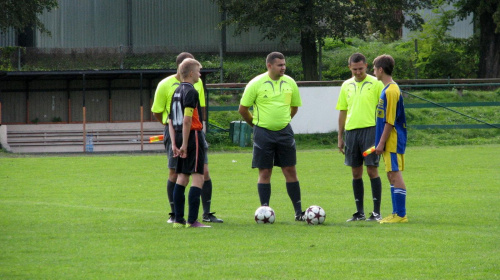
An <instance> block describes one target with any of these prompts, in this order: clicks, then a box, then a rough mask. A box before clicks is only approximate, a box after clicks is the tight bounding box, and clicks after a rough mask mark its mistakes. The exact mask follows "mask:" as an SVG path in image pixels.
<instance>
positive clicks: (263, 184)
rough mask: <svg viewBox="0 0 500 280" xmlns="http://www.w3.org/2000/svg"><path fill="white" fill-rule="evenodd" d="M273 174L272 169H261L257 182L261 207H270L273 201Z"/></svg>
mask: <svg viewBox="0 0 500 280" xmlns="http://www.w3.org/2000/svg"><path fill="white" fill-rule="evenodd" d="M272 174H273V169H272V168H259V181H258V182H257V191H258V193H259V199H260V205H261V206H269V202H270V200H271V175H272Z"/></svg>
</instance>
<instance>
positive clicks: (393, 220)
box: [380, 215, 408, 224]
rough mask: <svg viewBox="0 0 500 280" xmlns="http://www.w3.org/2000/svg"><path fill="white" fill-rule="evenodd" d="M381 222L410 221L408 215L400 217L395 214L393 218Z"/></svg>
mask: <svg viewBox="0 0 500 280" xmlns="http://www.w3.org/2000/svg"><path fill="white" fill-rule="evenodd" d="M380 223H381V224H395V223H408V216H404V217H400V216H398V215H394V217H392V219H389V220H386V221H381V222H380Z"/></svg>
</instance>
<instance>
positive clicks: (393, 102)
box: [373, 54, 408, 223]
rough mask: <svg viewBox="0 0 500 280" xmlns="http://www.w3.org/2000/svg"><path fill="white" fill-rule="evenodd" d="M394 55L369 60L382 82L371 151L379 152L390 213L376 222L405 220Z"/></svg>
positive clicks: (402, 120)
mask: <svg viewBox="0 0 500 280" xmlns="http://www.w3.org/2000/svg"><path fill="white" fill-rule="evenodd" d="M394 64H395V62H394V59H393V58H392V56H390V55H385V54H384V55H381V56H378V57H377V58H375V60H374V61H373V72H374V74H375V76H376V77H377V79H378V80H380V81H382V83H383V84H384V86H385V87H384V89H383V90H382V93H381V94H380V99H379V103H378V106H377V113H376V114H377V125H376V132H375V147H376V148H375V152H376V153H377V154H378V155H380V154H381V155H382V157H383V158H384V163H385V171H387V178H388V179H389V182H390V183H391V196H392V209H393V211H392V215H390V216H388V217H386V218H384V219H382V220H381V221H380V223H406V222H408V217H407V216H406V185H405V182H404V180H403V175H402V173H401V172H402V171H403V170H404V165H405V160H404V159H405V158H404V154H405V149H406V139H407V133H406V117H405V108H404V103H403V95H402V94H401V91H400V90H399V87H398V85H397V84H396V83H395V82H394V80H393V79H392V71H393V70H394Z"/></svg>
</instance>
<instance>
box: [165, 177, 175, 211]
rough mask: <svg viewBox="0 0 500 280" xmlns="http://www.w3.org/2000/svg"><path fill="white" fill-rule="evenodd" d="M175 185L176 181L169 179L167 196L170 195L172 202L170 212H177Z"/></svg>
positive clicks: (169, 201) (170, 201)
mask: <svg viewBox="0 0 500 280" xmlns="http://www.w3.org/2000/svg"><path fill="white" fill-rule="evenodd" d="M174 187H175V183H174V182H172V181H170V180H167V197H168V203H169V204H170V212H171V213H175V209H174Z"/></svg>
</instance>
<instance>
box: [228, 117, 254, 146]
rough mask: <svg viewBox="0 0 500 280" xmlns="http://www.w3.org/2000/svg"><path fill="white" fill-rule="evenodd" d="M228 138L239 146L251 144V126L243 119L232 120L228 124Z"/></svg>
mask: <svg viewBox="0 0 500 280" xmlns="http://www.w3.org/2000/svg"><path fill="white" fill-rule="evenodd" d="M229 138H231V140H232V141H233V143H234V144H238V145H239V146H240V147H248V146H250V144H251V138H252V127H251V126H249V125H248V124H247V123H246V122H245V121H232V122H231V124H230V125H229Z"/></svg>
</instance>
